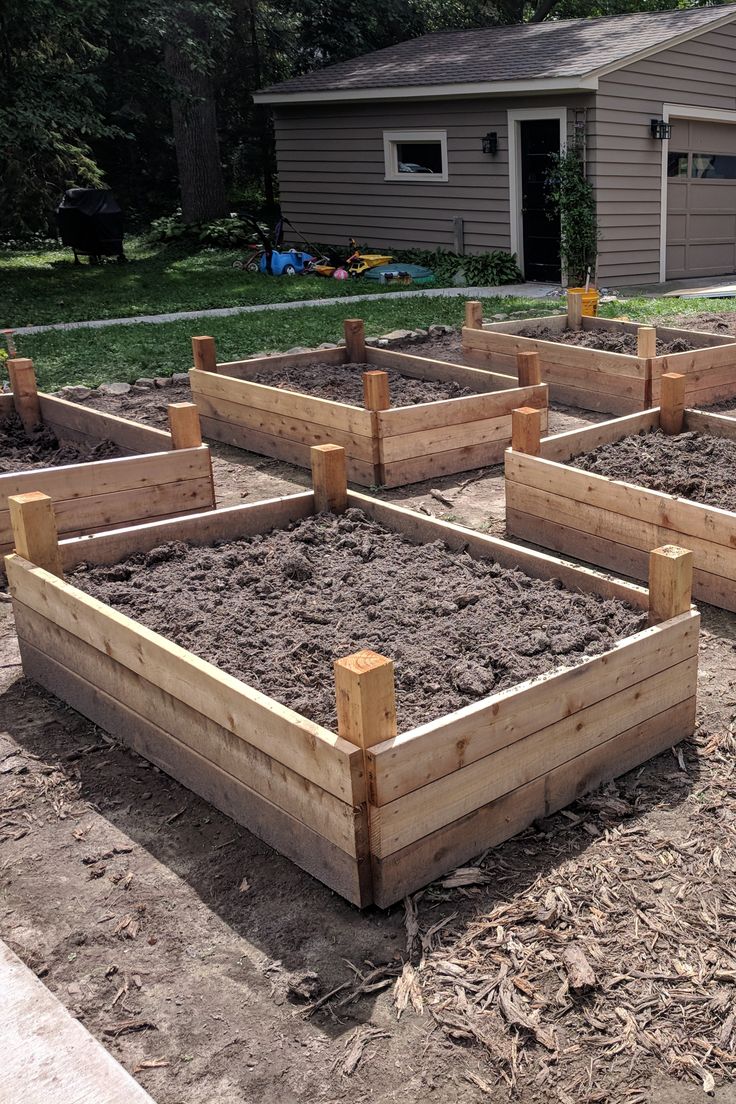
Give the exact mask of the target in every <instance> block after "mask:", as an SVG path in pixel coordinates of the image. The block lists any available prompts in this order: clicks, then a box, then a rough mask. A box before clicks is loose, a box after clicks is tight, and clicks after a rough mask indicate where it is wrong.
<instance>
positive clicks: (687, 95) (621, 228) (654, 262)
mask: <svg viewBox="0 0 736 1104" xmlns="http://www.w3.org/2000/svg"><path fill="white" fill-rule="evenodd" d="M735 62H736V26H735V25H734V24H728V25H727V26H725V27H721V28H719V29H718V30H714V31H709V32H707V33H706V34H703V35H701V36H700V37H699V38H695V39H691V40H690V41H689V42H683V43H681V44H680V45H679V46H673V47H672V48H671V49H669V50H663V51H662V52H661V53H659V54H654V55H653V56H651V57H649V58H646V59H645V60H643V61H639V62H637V63H636V64H635V65H630V66H628V67H626V68H625V69H619V70H618V71H617V72H615V73H611V74H610V75H609V76H607V77H604V78H602V79H601V82H600V87H599V91H598V94H597V96H596V102H595V107H594V109H593V111H592V112H591V113H590V117H589V128H588V135H589V145H588V151H589V154H588V157H589V160H588V167H589V172H590V176H591V180H592V181H593V184H594V186H595V188H596V198H597V202H598V221H599V226H600V235H601V236H600V254H599V261H598V280H599V283H600V284H604V285H605V284H606V283H610V284H616V285H626V284H630V285H631V284H643V283H650V282H654V281H657V280H659V261H660V221H661V189H662V145H661V143H660V142H657V141H655V140H654V139H652V138H651V136H650V134H649V123H650V120H651V119H653V118H655V117H656V118H661V115H662V107H663V105H664V104H665V103H670V104H676V103H681V104H684V105H688V106H691V105H696V106H698V107H707V108H720V109H723V110H727V111H734V110H736V71H735V70H736V65H735ZM673 126H674V128H675V129H674V134H673V139H672V142H671V148H672V149H676V148H678V147H677V120H676V119H674V120H673Z"/></svg>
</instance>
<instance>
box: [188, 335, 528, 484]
mask: <svg viewBox="0 0 736 1104" xmlns="http://www.w3.org/2000/svg"><path fill="white" fill-rule="evenodd" d="M345 335H346V346H345V347H344V348H338V349H325V350H311V351H309V352H305V353H293V354H286V355H284V356H272V357H253V358H251V359H250V360H241V361H235V362H232V363H226V364H217V361H216V350H215V343H214V340H213V339H212V338H210V337H199V338H194V339H193V347H194V363H195V367H194V368H193V369H192V371H191V372H190V382H191V387H192V394H193V397H194V400H195V402H196V404H197V407H198V409H199V413H200V417H201V420H202V431H203V433H204V435H205V437H207V438H212V439H213V440H216V441H224V442H226V443H227V444H230V445H236V446H238V447H239V448H244V449H249V450H251V451H252V452H259V453H262V454H263V455H265V456H273V457H275V458H276V459H279V460H286V461H288V462H289V463H292V464H298V465H300V466H302V467H309V450H310V448H311V446H312V445H319V444H324V443H325V442H328V441H329V442H332V443H334V444H339V445H341V446H342V447H343V448H344V449H345V451H346V454H347V463H348V477H349V478H350V479H351V480H353V481H354V482H355V483H358V484H360V485H361V486H363V487H371V486H381V487H397V486H401V485H403V484H406V483H417V482H420V481H421V480H423V479H429V478H431V477H435V476H441V475H450V474H452V473H453V472H460V471H467V470H470V469H472V468H480V467H485V466H486V465H489V464H500V463H501V461H502V459H503V452H504V449H505V448H506V447H507V445H508V444H509V442H510V440H511V411H512V409H513V408H514V407H515V406H524V405H528V406H533V407H538V408H540V409H542V408H545V409H546V406H547V391H546V388H545V387H544V386H541V385H540V384H539V380H538V378H537V380H536V381H535V383H534V384H533V385H525V386H522V387H519V385H518V383H517V380H516V378H515V377H513V378H512V377H509V376H501V375H498V374H494V373H491V372H483V371H478V370H476V369H473V368H465V367H463V366H461V365H454V364H448V363H445V362H444V361H439V360H430V359H428V358H426V357H420V356H413V355H411V354H409V353H398V352H392V351H390V350H388V349H377V348H372V347H371V346H366V344H365V338H364V330H363V323H362V322H361V321H359V320H353V321H347V322H346V323H345ZM317 363H321V364H327V365H342V364H356V365H363V364H368V365H370V366H371V369H372V370H371V371H368V372H366V373H365V374H364V376H363V382H364V405H363V406H362V407H361V406H357V405H350V404H349V403H343V402H336V401H332V400H331V399H324V398H317V397H315V396H313V395H307V394H302V393H299V392H297V391H295V390H286V389H285V388H282V387H276V386H273V387H271V386H268V385H267V384H264V383H255V382H253V378H254V377H257V376H260V377H261V378H262V377H263V374H264V373H267V374H269V375H273V376H274V379H276V378H277V376H278V373H279V371H281V370H283V369H285V368H299V367H305V366H307V365H314V364H317ZM387 368H391V369H396V370H398V371H399V372H400V373H401V374H402V375H403V376H407V377H410V378H413V379H420V380H430V381H439V382H451V383H455V384H459V385H461V386H463V387H467V388H472V389H473V390H474V391H476V392H477V394H474V395H470V396H464V397H459V398H450V399H446V400H443V401H436V402H426V403H421V404H418V405H414V406H403V407H391V406H390V402H391V398H390V394H389V390H388V381H387V377H386V374H385V369H387ZM545 418H546V413H545Z"/></svg>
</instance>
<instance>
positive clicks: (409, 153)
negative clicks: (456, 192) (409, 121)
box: [383, 130, 447, 184]
mask: <svg viewBox="0 0 736 1104" xmlns="http://www.w3.org/2000/svg"><path fill="white" fill-rule="evenodd" d="M383 155H384V159H385V163H386V180H411V181H413V182H414V183H415V184H418V183H419V182H420V181H421V182H422V184H425V183H435V184H438V183H439V184H441V183H444V182H446V181H447V131H446V130H384V132H383Z"/></svg>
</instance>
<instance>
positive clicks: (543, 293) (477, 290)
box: [13, 284, 560, 334]
mask: <svg viewBox="0 0 736 1104" xmlns="http://www.w3.org/2000/svg"><path fill="white" fill-rule="evenodd" d="M555 293H557V294H558V295H559V293H560V287H559V284H504V285H502V286H501V287H465V288H456V287H449V288H422V289H421V290H417V291H411V290H409V291H384V292H378V293H376V294H367V295H335V296H331V297H330V298H329V299H299V300H297V301H296V302H294V303H254V304H250V305H249V306H244V307H214V308H211V309H210V310H192V311H176V312H175V313H173V314H136V315H133V316H132V317H130V318H100V319H98V320H96V321H94V322H53V323H50V324H49V325H46V326H19V327H18V328H17V329H14V330H13V333H15V334H39V333H47V332H48V331H49V330H99V329H102V328H103V327H104V326H133V325H137V324H142V323H147V324H149V325H159V324H160V323H162V322H182V321H185V320H187V319H194V318H228V317H230V316H231V315H234V314H255V313H257V312H258V311H277V310H296V309H298V308H299V307H332V306H335V305H336V304H338V303H342V304H344V305H345V306H346V307H347V305H348V304H349V303H374V302H377V301H380V300H381V299H416V298H425V299H449V298H452V297H453V296H462V298H464V299H500V298H504V297H505V296H507V295H513V296H521V297H523V298H525V299H547V298H552V297H554V296H555Z"/></svg>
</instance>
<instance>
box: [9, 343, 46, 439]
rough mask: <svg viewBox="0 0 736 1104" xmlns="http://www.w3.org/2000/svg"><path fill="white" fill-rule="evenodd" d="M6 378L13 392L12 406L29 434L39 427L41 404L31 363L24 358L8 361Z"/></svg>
mask: <svg viewBox="0 0 736 1104" xmlns="http://www.w3.org/2000/svg"><path fill="white" fill-rule="evenodd" d="M8 377H9V379H10V389H11V391H12V392H13V406H14V407H15V412H16V414H17V415H18V417H19V418H20V420H21V422H22V423H23V428H24V429H25V431H26V433H31V432H32V431H33V430H34V429H36V428H37V427H38V426H40V425H41V403H40V400H39V398H38V387H37V386H36V373H35V372H34V370H33V361H32V360H27V359H26V358H25V357H14V358H13V359H12V360H9V361H8Z"/></svg>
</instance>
